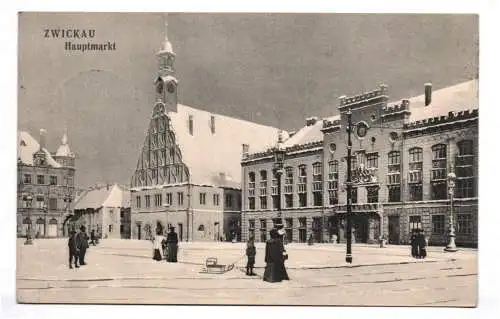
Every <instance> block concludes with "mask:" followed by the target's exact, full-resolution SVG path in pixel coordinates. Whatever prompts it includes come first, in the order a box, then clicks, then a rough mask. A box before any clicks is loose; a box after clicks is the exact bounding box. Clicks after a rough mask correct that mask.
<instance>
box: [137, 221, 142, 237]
mask: <svg viewBox="0 0 500 319" xmlns="http://www.w3.org/2000/svg"><path fill="white" fill-rule="evenodd" d="M141 238H142V229H141V224H137V239H139V240H141Z"/></svg>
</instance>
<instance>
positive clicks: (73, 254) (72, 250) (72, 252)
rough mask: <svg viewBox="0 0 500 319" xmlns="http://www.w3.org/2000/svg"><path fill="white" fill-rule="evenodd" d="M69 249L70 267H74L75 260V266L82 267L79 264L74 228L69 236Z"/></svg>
mask: <svg viewBox="0 0 500 319" xmlns="http://www.w3.org/2000/svg"><path fill="white" fill-rule="evenodd" d="M68 251H69V269H73V265H72V264H73V261H74V263H75V268H80V266H78V249H77V247H76V232H75V230H74V229H72V230H71V231H70V232H69V238H68Z"/></svg>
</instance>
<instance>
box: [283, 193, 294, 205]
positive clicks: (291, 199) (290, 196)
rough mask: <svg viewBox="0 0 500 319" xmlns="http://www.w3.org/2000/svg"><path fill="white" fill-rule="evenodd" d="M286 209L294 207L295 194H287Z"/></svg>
mask: <svg viewBox="0 0 500 319" xmlns="http://www.w3.org/2000/svg"><path fill="white" fill-rule="evenodd" d="M285 207H286V208H292V207H293V194H285Z"/></svg>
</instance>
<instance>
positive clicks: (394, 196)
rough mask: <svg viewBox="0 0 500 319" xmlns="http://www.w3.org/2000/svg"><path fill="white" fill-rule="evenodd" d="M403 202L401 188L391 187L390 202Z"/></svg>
mask: <svg viewBox="0 0 500 319" xmlns="http://www.w3.org/2000/svg"><path fill="white" fill-rule="evenodd" d="M400 201H401V186H399V185H397V186H395V185H392V186H389V202H390V203H395V202H400Z"/></svg>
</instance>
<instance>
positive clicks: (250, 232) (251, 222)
mask: <svg viewBox="0 0 500 319" xmlns="http://www.w3.org/2000/svg"><path fill="white" fill-rule="evenodd" d="M248 238H253V239H255V219H249V220H248Z"/></svg>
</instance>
